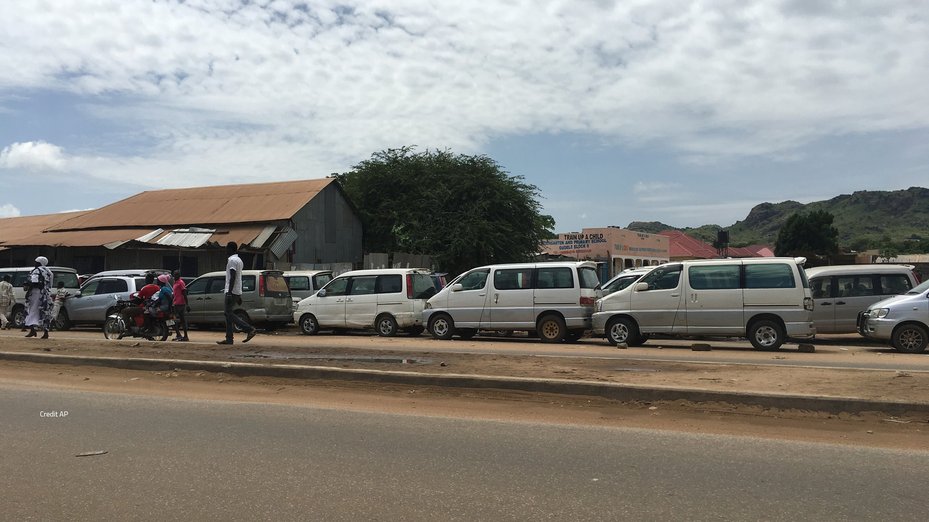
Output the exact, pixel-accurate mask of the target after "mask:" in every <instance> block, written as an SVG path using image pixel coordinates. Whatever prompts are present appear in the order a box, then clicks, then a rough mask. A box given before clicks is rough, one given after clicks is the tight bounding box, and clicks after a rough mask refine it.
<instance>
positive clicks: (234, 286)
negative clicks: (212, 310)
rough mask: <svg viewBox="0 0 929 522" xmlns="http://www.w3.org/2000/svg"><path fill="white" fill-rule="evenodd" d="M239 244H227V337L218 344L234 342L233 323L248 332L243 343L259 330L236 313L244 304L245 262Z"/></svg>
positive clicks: (224, 309) (225, 309)
mask: <svg viewBox="0 0 929 522" xmlns="http://www.w3.org/2000/svg"><path fill="white" fill-rule="evenodd" d="M238 252H239V245H237V244H236V243H235V241H230V242H229V243H227V244H226V253H227V254H229V259H228V260H227V261H226V286H224V287H223V293H224V294H225V298H224V301H223V313H225V315H226V339H225V340H223V341H216V344H232V330H233V325H237V326H238V327H239V328H240V329H242V331H243V332H248V335H246V336H245V340H244V341H242V342H243V343H247V342H249V341H251V340H252V337H255V334H256V333H257V330H255V327H254V326H252V325H250V324H248V323H247V322H246V321H245V320H244V319H242V318H241V317H239V316H238V315H236V314H235V307H236V306H238V305H240V304H242V268H243V266H244V265H243V263H242V260H241V259H240V258H239V253H238Z"/></svg>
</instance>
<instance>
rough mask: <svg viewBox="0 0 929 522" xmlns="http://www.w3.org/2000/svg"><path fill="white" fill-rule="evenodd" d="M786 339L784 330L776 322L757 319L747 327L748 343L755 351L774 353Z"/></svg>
mask: <svg viewBox="0 0 929 522" xmlns="http://www.w3.org/2000/svg"><path fill="white" fill-rule="evenodd" d="M786 339H787V336H786V335H785V334H784V329H783V328H782V327H781V325H780V324H778V323H777V322H776V321H772V320H770V319H759V320H758V321H755V322H753V323H752V324H750V325H748V341H749V342H750V343H752V346H754V347H755V349H756V350H764V351H769V352H773V351H776V350H778V349H780V347H781V345H782V344H784V341H785V340H786Z"/></svg>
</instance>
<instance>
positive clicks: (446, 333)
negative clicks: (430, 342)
mask: <svg viewBox="0 0 929 522" xmlns="http://www.w3.org/2000/svg"><path fill="white" fill-rule="evenodd" d="M427 327H428V328H429V333H430V334H432V337H434V338H436V339H442V340H443V341H447V340H449V339H451V338H452V336H453V335H455V321H454V320H452V318H451V316H450V315H448V314H436V315H433V316H432V317H430V318H429V324H428V326H427Z"/></svg>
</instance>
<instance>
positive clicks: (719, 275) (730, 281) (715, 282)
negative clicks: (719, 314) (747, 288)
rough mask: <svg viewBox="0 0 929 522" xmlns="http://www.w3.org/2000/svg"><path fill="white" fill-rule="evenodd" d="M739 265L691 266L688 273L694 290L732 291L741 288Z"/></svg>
mask: <svg viewBox="0 0 929 522" xmlns="http://www.w3.org/2000/svg"><path fill="white" fill-rule="evenodd" d="M739 273H740V269H739V265H708V266H707V265H700V266H691V267H690V269H689V270H688V272H687V279H688V281H689V282H690V287H691V288H693V289H694V290H731V289H735V288H739V286H740V285H739Z"/></svg>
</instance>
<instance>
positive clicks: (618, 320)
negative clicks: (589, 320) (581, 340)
mask: <svg viewBox="0 0 929 522" xmlns="http://www.w3.org/2000/svg"><path fill="white" fill-rule="evenodd" d="M641 338H642V336H641V335H640V334H639V325H638V324H636V322H635V321H633V320H632V319H630V318H628V317H614V318H612V319H610V320H609V321H607V323H606V340H607V341H609V342H610V344H612V345H613V346H616V345H619V344H625V345H626V346H638V345H639V344H641V342H640V340H641ZM637 343H638V344H637Z"/></svg>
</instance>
